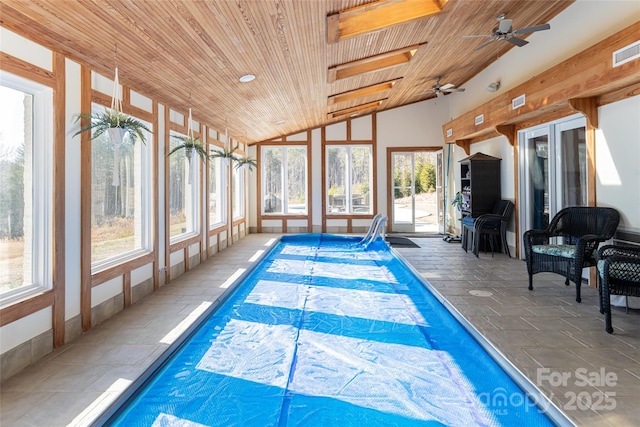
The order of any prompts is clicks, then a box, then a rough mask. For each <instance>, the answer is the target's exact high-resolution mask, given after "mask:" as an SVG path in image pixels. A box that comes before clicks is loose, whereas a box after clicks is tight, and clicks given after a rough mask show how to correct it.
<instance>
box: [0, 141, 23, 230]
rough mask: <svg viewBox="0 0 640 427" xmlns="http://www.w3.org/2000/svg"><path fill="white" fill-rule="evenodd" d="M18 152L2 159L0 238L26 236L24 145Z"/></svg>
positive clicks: (0, 168)
mask: <svg viewBox="0 0 640 427" xmlns="http://www.w3.org/2000/svg"><path fill="white" fill-rule="evenodd" d="M17 154H18V157H17V158H16V159H15V160H13V161H8V160H0V182H2V186H0V239H6V238H8V239H19V238H21V237H23V236H24V147H20V149H19V150H18V152H17Z"/></svg>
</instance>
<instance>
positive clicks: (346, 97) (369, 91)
mask: <svg viewBox="0 0 640 427" xmlns="http://www.w3.org/2000/svg"><path fill="white" fill-rule="evenodd" d="M400 80H402V78H399V79H394V80H388V81H386V82H382V83H376V84H374V85H371V86H365V87H361V88H358V89H354V90H350V91H347V92H342V93H338V94H336V95H331V96H329V97H328V98H327V104H329V105H332V104H337V103H339V102H345V101H350V100H352V99H356V98H361V97H364V96H368V95H373V94H376V93H380V92H384V91H387V90H390V89H391V88H393V86H394V85H395V84H396V83H397V82H399V81H400Z"/></svg>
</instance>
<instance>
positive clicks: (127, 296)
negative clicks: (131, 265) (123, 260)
mask: <svg viewBox="0 0 640 427" xmlns="http://www.w3.org/2000/svg"><path fill="white" fill-rule="evenodd" d="M122 293H123V294H124V306H125V308H126V307H130V306H131V270H128V271H126V272H125V273H124V275H123V276H122Z"/></svg>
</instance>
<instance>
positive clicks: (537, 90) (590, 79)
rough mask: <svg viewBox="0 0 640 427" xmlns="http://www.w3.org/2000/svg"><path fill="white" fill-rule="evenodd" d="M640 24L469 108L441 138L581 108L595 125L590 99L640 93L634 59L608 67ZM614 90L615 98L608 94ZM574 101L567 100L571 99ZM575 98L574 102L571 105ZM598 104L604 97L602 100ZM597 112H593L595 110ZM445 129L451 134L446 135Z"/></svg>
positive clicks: (476, 133) (473, 135) (482, 132)
mask: <svg viewBox="0 0 640 427" xmlns="http://www.w3.org/2000/svg"><path fill="white" fill-rule="evenodd" d="M639 33H640V22H636V23H634V24H632V25H630V26H629V27H627V28H625V29H623V30H621V31H619V32H618V33H616V34H614V35H612V36H610V37H608V38H606V39H604V40H602V41H601V42H599V43H596V44H595V45H593V46H591V47H589V48H587V49H585V50H584V51H582V52H580V53H578V54H577V55H574V56H573V57H571V58H569V59H567V60H565V61H563V62H561V63H559V64H558V65H556V66H554V67H551V68H550V69H548V70H547V71H545V72H543V73H542V74H540V75H538V76H536V77H534V78H532V79H530V80H528V81H526V82H524V83H522V84H521V85H519V86H517V87H515V88H513V89H511V90H510V91H508V92H506V93H504V94H502V95H499V96H497V97H496V98H494V99H492V100H491V101H489V102H486V103H484V104H483V105H481V106H479V107H477V108H475V109H473V110H472V111H469V112H467V113H465V114H463V115H461V116H459V117H456V118H455V119H453V120H451V121H450V122H448V123H445V124H444V125H443V126H442V130H443V134H444V138H445V142H448V143H452V142H455V141H457V140H460V139H470V138H473V139H477V140H483V137H485V138H484V139H486V136H487V135H490V134H491V132H494V131H495V130H496V127H497V126H498V125H516V129H519V128H521V124H522V123H524V122H528V123H531V122H536V121H539V120H540V118H541V117H549V116H554V117H556V118H558V117H562V116H561V114H565V115H568V114H571V113H572V112H575V111H580V112H582V113H583V114H585V115H586V116H588V118H587V120H588V121H589V122H590V126H597V124H598V119H597V108H596V107H597V105H598V104H597V103H596V102H595V101H594V100H593V99H592V100H589V101H585V100H584V99H590V98H594V99H597V97H598V96H602V99H605V100H606V102H613V100H617V99H623V98H625V97H628V96H632V95H633V94H637V93H638V92H640V86H639V85H640V73H638V71H637V70H638V61H639V60H638V59H636V60H633V61H630V62H628V63H626V64H623V65H620V66H618V67H615V68H614V67H613V65H612V52H614V51H615V50H617V49H620V48H623V47H625V46H627V45H629V44H631V43H633V42H635V41H637V39H638V36H637V35H638V34H639ZM611 91H614V93H615V94H616V95H615V96H616V98H615V99H612V97H611V96H609V95H608V94H609V93H611ZM521 95H525V99H526V103H525V104H524V105H523V106H521V107H519V108H516V109H513V108H512V106H511V100H512V99H514V98H516V97H518V96H521ZM572 99H573V100H576V101H570V100H572ZM571 102H573V104H571ZM601 102H602V101H601ZM594 111H595V112H594ZM480 113H482V114H484V119H485V120H484V123H483V124H482V125H481V126H475V124H474V119H475V117H477V115H478V114H480ZM447 133H449V135H447Z"/></svg>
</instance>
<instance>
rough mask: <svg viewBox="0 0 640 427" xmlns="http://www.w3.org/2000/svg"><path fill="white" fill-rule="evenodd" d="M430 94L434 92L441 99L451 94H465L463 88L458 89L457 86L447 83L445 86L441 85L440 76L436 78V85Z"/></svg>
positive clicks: (430, 90)
mask: <svg viewBox="0 0 640 427" xmlns="http://www.w3.org/2000/svg"><path fill="white" fill-rule="evenodd" d="M428 91H429V92H434V93H435V94H436V96H438V97H441V96H444V95H446V94H448V93H451V92H464V88H463V87H456V85H454V84H451V83H447V84H445V85H441V84H440V76H438V77H436V84H435V86H432V87H431V89H428Z"/></svg>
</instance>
